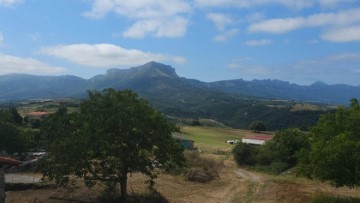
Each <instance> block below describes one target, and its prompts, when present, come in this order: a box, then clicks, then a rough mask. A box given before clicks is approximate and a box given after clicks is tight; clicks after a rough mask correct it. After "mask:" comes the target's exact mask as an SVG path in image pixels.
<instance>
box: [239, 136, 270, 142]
mask: <svg viewBox="0 0 360 203" xmlns="http://www.w3.org/2000/svg"><path fill="white" fill-rule="evenodd" d="M272 138H273V136H271V135H255V136H246V137H243V139H249V140H265V141H268V140H271V139H272Z"/></svg>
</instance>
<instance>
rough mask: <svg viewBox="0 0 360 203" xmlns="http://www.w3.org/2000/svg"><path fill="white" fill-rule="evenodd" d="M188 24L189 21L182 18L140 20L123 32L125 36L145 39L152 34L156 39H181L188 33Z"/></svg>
mask: <svg viewBox="0 0 360 203" xmlns="http://www.w3.org/2000/svg"><path fill="white" fill-rule="evenodd" d="M187 24H188V21H187V20H186V19H184V18H182V17H175V18H173V19H150V20H139V21H137V22H136V23H134V24H133V25H132V26H131V27H130V28H128V29H127V30H126V31H125V32H123V36H124V37H131V38H144V37H145V36H146V35H147V34H151V35H153V36H155V37H181V36H184V35H185V33H186V29H187Z"/></svg>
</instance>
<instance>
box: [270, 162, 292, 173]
mask: <svg viewBox="0 0 360 203" xmlns="http://www.w3.org/2000/svg"><path fill="white" fill-rule="evenodd" d="M288 168H289V165H288V164H287V163H285V162H281V161H276V162H273V163H271V165H270V171H271V173H273V174H279V173H281V172H283V171H285V170H286V169H288Z"/></svg>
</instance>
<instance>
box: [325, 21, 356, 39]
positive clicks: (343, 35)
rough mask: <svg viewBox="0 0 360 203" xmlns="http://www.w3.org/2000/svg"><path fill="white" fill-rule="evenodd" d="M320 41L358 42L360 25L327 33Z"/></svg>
mask: <svg viewBox="0 0 360 203" xmlns="http://www.w3.org/2000/svg"><path fill="white" fill-rule="evenodd" d="M321 39H323V40H327V41H332V42H351V41H360V25H358V26H352V27H345V28H338V29H333V30H330V31H327V32H326V33H324V34H323V35H322V36H321Z"/></svg>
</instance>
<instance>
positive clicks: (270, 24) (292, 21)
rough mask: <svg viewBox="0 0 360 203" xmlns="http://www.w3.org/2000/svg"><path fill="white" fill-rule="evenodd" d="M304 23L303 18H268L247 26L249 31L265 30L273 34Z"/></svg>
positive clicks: (293, 28) (288, 30)
mask: <svg viewBox="0 0 360 203" xmlns="http://www.w3.org/2000/svg"><path fill="white" fill-rule="evenodd" d="M304 24H305V19H304V18H301V17H298V18H285V19H281V18H278V19H270V20H265V21H262V22H258V23H254V24H251V25H250V26H249V28H248V30H249V32H266V33H273V34H282V33H286V32H290V31H293V30H295V29H298V28H300V27H302V26H304Z"/></svg>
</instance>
